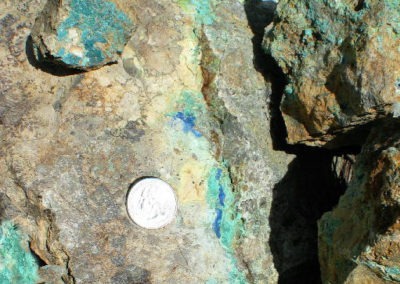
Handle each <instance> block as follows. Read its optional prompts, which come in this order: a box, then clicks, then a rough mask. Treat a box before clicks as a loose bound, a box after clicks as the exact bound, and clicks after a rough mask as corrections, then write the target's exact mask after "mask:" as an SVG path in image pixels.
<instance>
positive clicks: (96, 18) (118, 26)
mask: <svg viewBox="0 0 400 284" xmlns="http://www.w3.org/2000/svg"><path fill="white" fill-rule="evenodd" d="M70 29H76V30H77V31H78V34H79V36H80V39H79V40H80V42H79V43H78V47H81V48H83V54H82V56H81V55H80V54H77V53H76V52H75V53H74V52H71V50H67V49H66V48H60V49H59V50H58V52H57V54H56V57H60V58H61V60H62V61H63V62H64V63H65V64H68V65H72V66H75V67H85V68H88V67H89V68H90V67H96V66H99V65H104V64H106V63H108V62H107V60H109V59H111V58H113V57H114V56H115V54H120V53H122V50H123V48H124V46H125V44H126V42H127V41H128V39H129V37H130V34H131V32H132V29H133V24H132V22H131V20H130V19H129V17H128V16H127V15H125V13H123V12H122V11H120V10H119V9H118V8H117V7H116V6H115V4H114V3H112V2H108V1H103V0H71V3H70V11H69V15H68V18H67V19H65V21H63V22H62V23H61V24H60V25H59V26H58V28H57V39H58V41H59V42H65V44H64V46H65V47H67V46H68V45H69V44H70V43H71V38H70V37H69V31H70Z"/></svg>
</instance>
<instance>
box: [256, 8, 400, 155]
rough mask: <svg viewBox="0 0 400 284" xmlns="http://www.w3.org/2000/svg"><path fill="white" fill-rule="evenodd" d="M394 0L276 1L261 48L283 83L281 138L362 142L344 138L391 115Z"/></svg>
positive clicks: (397, 53)
mask: <svg viewBox="0 0 400 284" xmlns="http://www.w3.org/2000/svg"><path fill="white" fill-rule="evenodd" d="M399 45H400V2H399V1H398V0H365V1H358V0H357V1H356V0H337V1H330V0H322V1H316V0H313V1H303V0H282V1H280V2H279V5H278V7H277V14H276V17H275V20H274V23H273V25H272V24H271V25H270V26H269V27H267V28H266V33H265V39H264V47H265V50H266V52H267V53H269V54H271V55H272V57H273V58H274V59H275V60H276V61H277V63H278V64H279V66H280V67H281V68H282V70H283V72H284V73H285V75H286V77H287V80H288V84H287V86H286V88H285V91H284V96H283V99H282V103H281V111H282V114H283V118H284V120H285V124H286V128H287V133H288V137H287V141H288V142H289V143H291V144H295V143H302V144H307V145H311V146H325V147H330V148H332V147H339V146H343V145H346V144H347V145H348V144H350V145H351V144H357V143H359V144H360V143H362V142H363V140H362V139H364V138H363V136H362V135H358V134H356V135H354V134H353V135H348V136H347V137H346V138H343V137H341V136H343V134H344V133H346V132H348V131H349V130H351V129H353V128H355V127H357V126H360V125H363V124H366V123H368V122H370V121H373V120H375V119H376V118H379V117H382V116H391V115H392V113H394V115H395V116H398V112H399V111H398V109H399V108H398V104H396V103H397V102H398V101H399V95H400V84H399V82H400V70H399V68H398V66H399V64H400V50H399V48H398V46H399Z"/></svg>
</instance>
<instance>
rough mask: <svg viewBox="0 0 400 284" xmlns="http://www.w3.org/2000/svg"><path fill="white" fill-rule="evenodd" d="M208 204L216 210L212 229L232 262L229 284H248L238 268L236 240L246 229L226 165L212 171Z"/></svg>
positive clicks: (209, 181) (209, 180)
mask: <svg viewBox="0 0 400 284" xmlns="http://www.w3.org/2000/svg"><path fill="white" fill-rule="evenodd" d="M207 203H208V204H209V206H210V208H211V209H212V210H214V213H213V221H212V229H213V231H214V233H215V236H216V237H217V238H218V239H219V241H220V243H221V245H222V247H223V248H224V250H225V252H226V254H227V256H228V258H229V260H230V266H231V270H230V273H229V283H240V284H242V283H247V281H246V277H245V275H244V273H243V272H241V271H240V270H239V269H238V268H237V260H236V258H235V244H236V240H237V238H238V237H239V236H240V235H241V234H242V233H243V230H244V229H243V223H242V220H241V215H240V213H239V212H238V209H237V206H236V195H235V193H234V192H233V190H232V185H231V181H230V177H229V174H228V172H227V169H226V165H225V163H222V165H220V166H219V167H214V168H212V169H211V171H210V174H209V178H208V183H207Z"/></svg>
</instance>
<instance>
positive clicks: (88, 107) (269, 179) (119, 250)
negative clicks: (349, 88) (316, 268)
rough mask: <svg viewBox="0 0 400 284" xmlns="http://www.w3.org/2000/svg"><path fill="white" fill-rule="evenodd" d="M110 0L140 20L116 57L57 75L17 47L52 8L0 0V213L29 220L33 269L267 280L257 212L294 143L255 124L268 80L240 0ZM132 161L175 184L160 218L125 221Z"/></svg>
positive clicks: (90, 278) (141, 277)
mask: <svg viewBox="0 0 400 284" xmlns="http://www.w3.org/2000/svg"><path fill="white" fill-rule="evenodd" d="M86 2H87V1H86ZM86 2H85V3H86ZM49 3H54V4H57V5H59V3H61V2H49ZM72 3H78V2H73V1H71V2H68V1H63V2H62V6H60V9H61V10H60V9H59V10H52V11H64V10H63V8H64V7H65V6H64V5H67V4H69V5H72ZM79 3H80V2H79ZM115 3H117V4H118V5H117V6H118V7H119V9H121V10H123V11H124V13H126V14H127V15H128V16H129V17H131V16H132V18H135V20H136V21H137V30H136V32H135V33H134V34H133V37H132V38H131V40H130V41H129V42H128V43H127V45H126V47H125V48H124V50H123V52H122V56H121V59H119V60H118V64H115V65H108V66H104V67H103V68H101V69H98V70H94V71H91V72H86V73H82V74H75V75H70V76H55V75H53V74H52V73H46V72H43V71H42V70H41V69H37V68H35V67H34V66H32V65H30V64H29V62H28V59H27V57H26V54H25V47H26V41H27V38H28V36H29V35H30V34H31V33H32V36H33V37H34V41H35V42H36V43H37V44H39V48H49V46H51V45H50V44H48V43H46V42H45V41H44V42H45V43H46V47H45V46H44V45H43V46H42V47H40V44H41V41H38V39H39V38H36V39H35V35H39V34H40V33H38V32H37V31H42V29H41V28H38V25H42V24H41V23H42V22H41V21H42V20H46V17H44V16H43V15H42V16H41V17H44V18H40V19H42V20H39V21H38V22H37V23H36V26H35V28H34V19H35V18H36V17H37V15H38V14H39V13H41V11H43V9H45V11H47V10H46V9H49V7H48V6H46V3H45V2H44V1H41V0H24V1H19V2H18V3H17V4H16V3H15V1H9V0H5V1H1V3H0V10H1V11H7V14H6V15H4V16H3V15H2V16H1V19H0V25H1V28H0V35H1V36H0V66H1V69H0V80H1V84H0V137H1V140H0V176H1V179H0V193H1V199H0V208H1V210H0V216H1V220H12V221H14V222H15V223H16V224H18V226H19V227H20V228H21V230H22V231H24V232H25V233H27V234H28V235H29V237H30V249H31V250H32V251H33V252H34V253H35V255H36V256H37V257H38V258H40V259H41V261H42V264H43V266H42V267H41V268H40V271H39V272H40V276H41V278H42V280H43V281H48V279H53V280H54V283H59V282H60V281H64V282H66V283H227V282H229V281H230V282H234V283H246V282H249V283H275V282H277V279H278V273H277V271H276V268H275V265H274V259H273V258H274V256H273V253H272V252H271V249H270V245H269V238H270V235H269V234H270V224H269V218H268V216H269V212H270V210H271V203H272V199H273V196H272V194H273V193H272V188H273V187H274V185H275V184H276V183H278V182H279V180H280V179H281V178H282V177H283V176H284V175H285V172H286V170H287V165H288V164H289V162H290V161H291V160H292V159H293V155H288V154H285V153H284V152H276V151H274V150H273V147H272V141H271V138H270V136H269V135H268V133H269V123H268V122H269V120H270V117H269V114H268V100H269V96H270V93H271V90H270V84H269V83H266V82H265V81H264V78H263V76H261V74H259V73H258V72H257V71H256V70H255V68H254V66H253V50H252V36H253V35H252V32H251V30H250V29H249V27H248V23H247V19H246V15H245V11H244V7H243V3H241V2H240V1H236V0H229V1H224V2H223V3H219V4H218V5H215V4H214V3H213V2H212V1H178V2H171V1H169V0H168V1H167V0H161V1H144V0H143V1H142V0H138V1H133V2H132V1H118V2H115ZM47 5H50V4H47ZM82 5H86V4H82ZM70 7H72V6H70ZM102 12H104V11H102ZM134 14H135V15H136V16H135V17H133V15H134ZM69 15H70V14H69ZM52 19H53V18H52ZM60 19H62V17H61V18H57V17H55V18H54V20H55V22H53V23H60ZM47 20H49V19H48V18H47ZM102 20H103V19H102ZM44 24H45V23H44V22H43V26H46V27H49V26H48V25H44ZM32 28H34V29H35V30H34V31H32ZM36 29H37V30H36ZM54 31H55V29H54V30H52V31H51V32H50V31H49V33H48V34H47V31H46V33H44V34H46V35H50V34H53V35H54ZM44 34H42V35H44ZM40 40H42V39H40ZM61 42H62V40H61ZM58 43H59V42H58V40H57V39H56V42H55V43H54V44H55V46H56V49H57V48H59V47H57V44H58ZM63 44H65V42H64V43H63ZM56 49H55V50H54V51H53V50H52V51H51V52H52V54H53V55H54V52H58V51H56ZM42 52H44V54H45V53H46V50H45V49H43V50H42ZM60 60H62V58H60ZM65 63H66V64H67V65H68V66H71V65H72V67H79V68H80V66H82V64H83V63H84V62H83V61H82V62H81V61H79V62H78V63H77V64H75V63H73V64H69V63H68V62H65ZM96 64H98V62H97V61H96ZM101 64H103V63H101ZM85 68H86V67H85ZM85 68H83V69H85ZM87 68H92V67H91V65H90V66H89V65H87ZM142 176H157V177H160V178H162V179H163V180H165V181H166V182H168V183H169V184H171V186H172V187H173V188H174V189H175V190H176V194H177V198H178V202H179V212H178V216H177V218H176V220H175V222H174V223H172V224H171V225H169V226H167V227H166V228H163V229H161V230H143V229H141V228H139V227H137V226H135V225H134V224H132V222H131V221H130V220H129V217H128V215H127V213H126V209H125V197H126V193H127V190H128V187H129V185H130V184H131V183H132V182H133V181H134V180H135V179H137V178H140V177H142ZM221 191H222V192H223V194H224V195H225V203H224V204H221V203H220V202H218V194H219V192H221ZM300 258H301V257H300ZM298 262H301V259H300V260H299V259H296V263H298ZM60 279H61V280H60ZM235 281H236V282H235Z"/></svg>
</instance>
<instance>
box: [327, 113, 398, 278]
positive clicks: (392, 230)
mask: <svg viewBox="0 0 400 284" xmlns="http://www.w3.org/2000/svg"><path fill="white" fill-rule="evenodd" d="M399 127H400V123H399V122H398V121H392V122H387V123H385V124H383V125H380V126H378V127H376V128H375V129H374V130H373V131H372V132H371V134H370V136H369V139H368V141H367V142H366V144H365V146H364V147H363V150H362V152H361V154H360V155H359V156H358V158H357V162H356V166H355V169H354V178H353V179H352V181H351V183H350V186H349V188H348V189H347V191H346V193H345V195H344V196H343V197H342V198H341V199H340V202H339V205H338V207H337V208H336V209H335V210H333V211H332V212H329V213H326V214H325V215H324V216H323V217H322V219H321V220H320V222H319V247H320V248H319V250H320V251H319V257H320V262H321V271H322V278H323V282H324V283H391V281H393V282H399V281H400V269H399V267H400V265H399V264H400V227H399V222H400V188H399V185H400V135H399V131H398V130H399Z"/></svg>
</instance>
